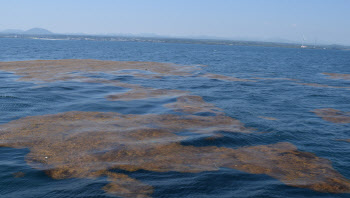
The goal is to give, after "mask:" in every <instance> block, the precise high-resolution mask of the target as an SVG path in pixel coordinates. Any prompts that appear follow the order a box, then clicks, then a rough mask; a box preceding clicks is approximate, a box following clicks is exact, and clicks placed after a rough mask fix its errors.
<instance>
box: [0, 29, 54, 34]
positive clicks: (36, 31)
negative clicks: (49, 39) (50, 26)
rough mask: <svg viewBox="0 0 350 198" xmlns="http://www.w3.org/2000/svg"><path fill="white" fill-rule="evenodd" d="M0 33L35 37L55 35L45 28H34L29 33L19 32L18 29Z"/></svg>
mask: <svg viewBox="0 0 350 198" xmlns="http://www.w3.org/2000/svg"><path fill="white" fill-rule="evenodd" d="M0 33H2V34H34V35H39V34H40V35H48V34H54V33H53V32H51V31H49V30H47V29H43V28H32V29H29V30H27V31H23V30H17V29H8V30H4V31H1V32H0Z"/></svg>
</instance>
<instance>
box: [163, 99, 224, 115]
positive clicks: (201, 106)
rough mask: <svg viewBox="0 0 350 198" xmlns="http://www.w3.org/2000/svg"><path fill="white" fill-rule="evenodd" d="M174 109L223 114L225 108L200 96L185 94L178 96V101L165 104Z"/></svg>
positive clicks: (185, 111)
mask: <svg viewBox="0 0 350 198" xmlns="http://www.w3.org/2000/svg"><path fill="white" fill-rule="evenodd" d="M164 106H165V107H167V108H170V109H173V110H174V111H178V112H183V113H189V114H195V113H201V112H210V113H214V114H216V115H219V114H221V115H223V114H224V113H223V110H222V109H220V108H218V107H216V106H215V105H213V104H210V103H207V102H205V101H204V100H203V98H202V97H200V96H194V95H185V96H180V97H178V98H177V100H176V102H174V103H169V104H166V105H164Z"/></svg>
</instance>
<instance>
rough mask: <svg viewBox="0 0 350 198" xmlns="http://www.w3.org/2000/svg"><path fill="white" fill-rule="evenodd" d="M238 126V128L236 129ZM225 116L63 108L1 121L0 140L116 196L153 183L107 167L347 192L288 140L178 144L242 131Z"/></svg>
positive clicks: (326, 167) (41, 165)
mask: <svg viewBox="0 0 350 198" xmlns="http://www.w3.org/2000/svg"><path fill="white" fill-rule="evenodd" d="M237 124H238V126H239V127H236V125H237ZM241 127H242V126H241V125H240V123H239V122H238V121H236V120H234V119H232V118H229V117H225V116H221V115H219V116H207V117H201V116H177V115H152V114H149V115H122V114H118V113H100V112H66V113H60V114H55V115H44V116H31V117H26V118H21V119H19V120H15V121H12V122H9V123H7V124H3V125H0V146H6V147H14V148H23V147H26V148H29V149H30V153H29V154H28V155H27V158H26V161H27V162H28V164H30V165H31V166H32V167H34V168H37V169H40V170H43V171H45V172H46V174H47V175H48V176H50V177H52V178H54V179H65V178H90V179H93V178H96V177H101V176H106V177H107V179H108V181H109V182H110V183H109V184H107V185H106V186H105V187H104V188H103V189H104V190H105V191H106V192H108V193H111V194H114V195H117V196H121V197H150V196H151V194H152V192H153V188H152V187H151V186H149V185H147V184H144V183H142V182H141V181H138V180H136V179H133V178H131V177H129V176H128V175H126V174H120V173H116V172H113V171H112V170H113V169H119V170H125V171H136V170H141V169H142V170H148V171H154V172H168V171H177V172H183V173H186V172H187V173H189V172H191V173H196V172H201V171H217V170H218V169H219V168H220V167H228V168H233V169H237V170H240V171H244V172H247V173H252V174H266V175H269V176H271V177H273V178H276V179H278V180H280V181H282V182H283V183H285V184H287V185H290V186H295V187H302V188H309V189H312V190H315V191H320V192H330V193H347V192H350V182H349V180H347V179H346V178H344V177H343V176H342V175H341V174H340V173H338V172H337V171H335V170H334V169H333V168H332V166H331V163H330V162H329V161H328V160H326V159H322V158H319V157H317V156H315V155H314V154H312V153H308V152H302V151H298V150H297V148H296V147H295V146H293V145H292V144H290V143H277V144H271V145H261V146H252V147H242V148H238V149H231V148H225V147H215V146H206V147H194V146H184V145H182V144H181V141H182V140H184V139H185V138H186V137H185V136H179V135H176V134H175V133H176V132H180V131H190V132H194V133H213V132H215V131H219V130H229V129H231V131H232V132H247V131H246V129H244V128H241Z"/></svg>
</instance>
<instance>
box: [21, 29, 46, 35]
mask: <svg viewBox="0 0 350 198" xmlns="http://www.w3.org/2000/svg"><path fill="white" fill-rule="evenodd" d="M23 33H24V34H53V32H50V31H49V30H46V29H43V28H32V29H29V30H27V31H25V32H23Z"/></svg>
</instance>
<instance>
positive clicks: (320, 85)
mask: <svg viewBox="0 0 350 198" xmlns="http://www.w3.org/2000/svg"><path fill="white" fill-rule="evenodd" d="M296 84H299V85H305V86H310V87H320V88H332V89H349V90H350V87H339V86H330V85H323V84H318V83H296Z"/></svg>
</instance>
